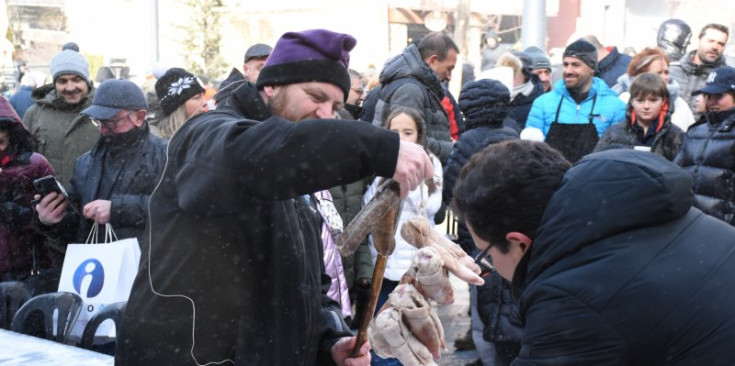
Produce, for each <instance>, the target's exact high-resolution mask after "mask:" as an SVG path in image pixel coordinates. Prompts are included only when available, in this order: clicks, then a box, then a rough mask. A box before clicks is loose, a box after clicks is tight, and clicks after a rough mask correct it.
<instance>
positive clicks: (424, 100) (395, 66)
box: [373, 45, 452, 164]
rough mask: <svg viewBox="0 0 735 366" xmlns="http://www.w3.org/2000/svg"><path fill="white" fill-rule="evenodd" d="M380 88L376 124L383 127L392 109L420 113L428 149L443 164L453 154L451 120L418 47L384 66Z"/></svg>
mask: <svg viewBox="0 0 735 366" xmlns="http://www.w3.org/2000/svg"><path fill="white" fill-rule="evenodd" d="M393 83H398V84H399V86H397V88H396V89H395V90H393V89H394V88H395V87H396V85H393V86H391V84H393ZM380 84H381V88H382V90H381V91H380V96H379V98H378V101H377V103H376V104H375V114H374V116H373V124H374V125H376V126H383V119H384V118H385V117H386V116H387V114H388V113H387V111H390V109H391V106H404V107H411V108H415V109H417V110H418V111H419V112H421V114H422V115H423V117H424V123H425V124H426V132H427V137H428V145H429V146H428V148H429V150H430V151H431V152H433V153H434V154H435V155H436V156H437V157H439V160H440V161H441V162H442V164H444V163H445V162H446V161H447V159H448V158H449V154H450V153H451V152H452V136H451V134H450V132H449V119H448V117H447V112H446V111H445V110H444V108H443V107H442V104H441V101H442V99H443V98H444V90H443V89H442V86H441V83H440V82H439V78H438V77H437V76H436V74H434V72H433V71H432V70H431V69H430V68H429V66H428V65H426V63H425V62H424V60H423V59H422V58H421V55H420V54H419V50H418V48H417V47H416V46H415V45H410V46H408V47H406V48H405V49H404V50H403V52H402V53H401V54H400V55H398V56H396V57H394V58H392V59H390V60H388V62H386V63H385V67H383V71H382V72H381V73H380Z"/></svg>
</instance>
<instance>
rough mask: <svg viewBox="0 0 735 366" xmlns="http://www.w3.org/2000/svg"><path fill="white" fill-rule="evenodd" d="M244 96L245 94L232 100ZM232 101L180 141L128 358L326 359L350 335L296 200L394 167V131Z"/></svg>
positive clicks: (129, 361)
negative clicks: (289, 117) (333, 304)
mask: <svg viewBox="0 0 735 366" xmlns="http://www.w3.org/2000/svg"><path fill="white" fill-rule="evenodd" d="M246 91H248V90H240V92H246ZM237 95H241V96H243V97H245V99H239V97H237ZM248 95H250V96H253V95H254V94H252V90H250V91H249V92H247V93H242V94H241V93H238V90H235V92H234V94H233V95H232V98H230V100H229V102H232V101H238V100H240V101H241V102H243V101H245V100H250V99H248ZM260 103H261V104H262V101H261V102H260ZM233 108H234V109H230V110H225V111H220V110H219V109H218V110H216V111H214V112H208V113H204V114H201V115H198V116H196V117H194V118H192V119H190V120H188V121H187V122H186V123H185V124H184V125H183V126H182V127H181V129H179V131H178V132H177V133H176V135H174V137H173V138H172V139H171V142H170V144H169V149H168V163H167V166H166V170H165V171H164V173H163V177H162V180H161V185H160V187H159V188H158V189H157V190H156V191H155V192H154V193H153V194H152V195H151V201H150V207H151V208H150V224H149V225H148V230H147V231H146V234H147V235H146V238H145V240H144V242H143V256H142V258H141V264H140V271H139V273H138V277H137V278H136V280H135V283H134V284H133V289H132V291H131V295H130V299H129V301H128V305H127V311H126V313H125V318H124V320H123V326H122V329H121V332H120V333H119V337H118V340H117V349H116V354H115V357H116V365H118V366H122V365H136V366H141V365H190V364H193V363H194V359H193V357H192V355H193V356H194V357H195V358H196V361H198V362H199V363H201V364H204V363H208V362H217V361H222V360H231V361H232V363H234V364H235V365H309V366H311V365H315V364H317V363H318V364H320V365H329V364H332V363H330V361H329V360H330V358H331V357H330V349H331V347H332V346H333V345H334V343H335V342H336V341H337V340H338V338H339V337H343V336H349V335H351V333H350V332H349V330H347V329H346V328H339V327H337V326H339V325H341V323H342V322H341V319H340V316H335V313H334V312H333V311H331V310H330V307H329V306H326V305H325V304H326V302H325V301H326V300H325V299H328V298H327V297H326V296H323V292H322V285H323V284H325V283H326V284H327V286H328V284H329V282H330V281H329V278H325V277H324V276H323V274H324V263H323V261H322V249H321V248H322V244H321V240H320V237H319V232H318V231H317V230H314V228H316V227H317V225H315V223H313V222H309V220H310V218H311V217H313V213H312V212H305V211H304V205H302V204H300V203H299V201H301V200H300V199H298V198H299V197H300V196H302V195H304V194H309V193H312V192H316V191H319V190H323V189H326V188H329V187H332V186H335V185H338V184H340V183H342V182H353V181H356V180H358V179H360V178H363V177H365V176H368V175H370V174H373V173H374V174H378V175H381V176H392V175H393V171H394V169H395V164H396V159H397V156H398V147H399V140H398V135H397V134H395V133H393V132H391V131H387V130H384V129H380V128H376V127H374V126H371V125H369V124H367V123H345V122H344V121H326V120H305V121H301V122H299V123H293V122H288V121H285V120H283V119H280V118H277V117H272V118H269V119H267V120H265V121H263V122H259V121H253V120H247V119H242V117H238V116H237V114H239V115H240V116H242V115H243V114H244V113H245V111H243V110H240V109H237V107H233ZM335 157H339V158H335ZM325 280H326V281H325ZM159 294H164V295H159ZM337 312H339V309H338V308H337ZM317 356H321V358H319V360H317Z"/></svg>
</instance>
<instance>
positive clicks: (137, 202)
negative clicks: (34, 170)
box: [36, 79, 166, 244]
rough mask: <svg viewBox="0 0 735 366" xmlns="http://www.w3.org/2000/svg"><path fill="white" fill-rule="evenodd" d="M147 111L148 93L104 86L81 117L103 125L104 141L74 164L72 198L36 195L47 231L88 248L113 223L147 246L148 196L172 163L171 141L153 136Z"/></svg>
mask: <svg viewBox="0 0 735 366" xmlns="http://www.w3.org/2000/svg"><path fill="white" fill-rule="evenodd" d="M147 107H148V105H147V103H146V101H145V96H144V95H143V91H142V90H141V89H140V88H139V87H138V86H137V85H135V84H134V83H132V82H130V81H127V80H119V79H110V80H106V81H104V82H102V83H101V84H100V86H99V88H98V89H97V93H96V94H95V96H94V99H93V100H92V105H91V106H90V107H89V108H87V109H85V110H83V111H82V112H81V113H82V114H83V115H85V116H88V117H89V118H90V119H91V120H92V122H93V123H95V124H96V125H97V126H98V128H99V134H100V137H99V140H97V143H96V144H95V145H94V146H93V147H92V149H91V150H89V151H88V152H86V153H85V154H84V155H82V156H81V157H79V158H78V159H77V161H76V163H75V164H74V175H73V176H72V179H71V185H70V187H69V191H68V193H69V197H68V199H66V198H64V196H63V195H60V194H56V193H49V194H47V195H45V196H44V197H43V198H41V197H40V196H36V199H41V201H40V203H39V204H38V205H36V211H37V212H38V215H37V217H36V219H37V220H38V227H39V230H41V232H43V233H44V234H46V235H47V236H50V237H52V238H55V239H57V240H59V241H60V242H62V243H65V244H66V243H72V242H74V243H85V242H86V239H87V237H88V235H89V233H90V229H91V228H92V225H93V224H95V223H97V224H100V225H101V224H107V223H110V224H112V226H113V228H114V230H115V234H116V235H117V237H118V238H120V239H123V238H137V239H138V241H139V242H142V239H143V238H142V235H143V229H145V225H146V221H147V215H146V211H147V206H148V197H149V196H150V194H151V192H153V188H154V187H155V184H156V178H157V177H158V175H159V174H160V173H161V171H162V170H163V166H164V164H165V158H166V140H164V139H162V138H160V137H156V136H153V135H151V134H150V133H149V130H148V125H147V123H146V122H145V120H144V119H145V114H146V108H147ZM71 206H73V207H71ZM103 232H104V230H101V231H100V234H101V235H104V233H103ZM103 241H104V237H100V238H99V242H103Z"/></svg>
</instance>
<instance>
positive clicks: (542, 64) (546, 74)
mask: <svg viewBox="0 0 735 366" xmlns="http://www.w3.org/2000/svg"><path fill="white" fill-rule="evenodd" d="M523 53H525V54H526V55H528V57H530V58H531V69H532V70H531V72H533V73H534V74H536V76H538V78H539V80H540V81H541V83H542V84H543V85H544V93H545V92H547V91H549V90H551V60H549V56H546V54H545V53H544V51H542V50H541V49H540V48H538V47H536V46H530V47H528V48H526V49H525V50H523Z"/></svg>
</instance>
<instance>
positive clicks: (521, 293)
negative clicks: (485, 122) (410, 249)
mask: <svg viewBox="0 0 735 366" xmlns="http://www.w3.org/2000/svg"><path fill="white" fill-rule="evenodd" d="M453 208H454V209H455V212H457V213H458V217H459V218H461V219H462V220H463V221H464V222H465V223H466V224H467V227H468V228H469V230H470V233H471V234H472V237H473V239H474V241H475V245H476V246H477V248H478V249H481V250H483V251H484V252H483V254H482V255H487V259H489V260H491V261H492V264H493V265H494V266H495V269H496V270H497V271H498V273H500V275H501V276H503V277H504V278H506V279H508V280H510V281H511V282H512V286H513V291H514V293H515V294H516V297H517V298H518V299H519V302H520V315H521V320H522V321H523V323H524V326H525V327H524V330H523V336H522V345H521V350H520V353H519V355H518V357H517V358H516V359H515V361H514V362H513V365H514V366H527V365H567V366H582V365H669V366H678V365H733V364H735V352H732V340H733V337H735V317H733V316H732V309H733V307H735V291H731V290H730V289H731V288H732V287H733V281H734V280H733V279H734V278H735V250H733V248H735V247H734V246H733V239H732V238H733V237H735V228H732V227H731V226H730V225H728V224H726V223H724V222H722V221H720V220H717V219H715V218H713V217H711V216H709V215H706V214H704V213H702V211H700V210H698V209H696V208H694V207H692V179H691V177H690V175H689V174H688V173H687V172H685V171H683V170H682V169H681V168H679V167H678V166H677V165H676V164H673V163H671V162H669V161H667V160H666V159H664V158H663V157H661V156H659V155H656V154H651V153H648V152H643V151H635V150H630V149H615V150H608V151H604V152H600V153H595V154H590V155H588V156H587V157H585V158H584V159H582V160H581V161H580V162H579V163H577V164H576V165H575V166H574V167H571V168H570V164H569V162H568V161H566V160H565V159H564V158H563V157H562V156H561V154H559V153H558V152H556V151H554V150H553V149H550V148H549V147H548V146H547V145H545V144H542V143H538V142H530V141H508V142H502V143H500V144H494V145H490V146H489V147H488V148H486V149H485V150H483V151H482V152H480V153H478V154H476V155H475V156H473V157H472V159H471V160H470V162H469V163H468V165H466V166H465V167H464V169H463V170H462V173H461V174H460V179H459V181H458V183H457V185H456V187H455V196H454V201H453Z"/></svg>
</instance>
